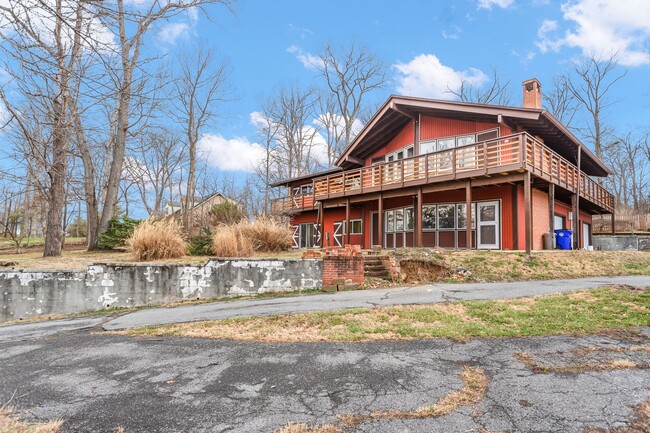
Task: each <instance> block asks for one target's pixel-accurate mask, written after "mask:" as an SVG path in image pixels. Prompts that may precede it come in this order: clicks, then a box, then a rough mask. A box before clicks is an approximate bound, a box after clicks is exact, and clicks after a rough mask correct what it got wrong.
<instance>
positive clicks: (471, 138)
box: [420, 128, 499, 155]
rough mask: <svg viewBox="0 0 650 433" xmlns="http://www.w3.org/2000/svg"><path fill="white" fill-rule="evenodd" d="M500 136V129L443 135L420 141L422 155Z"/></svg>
mask: <svg viewBox="0 0 650 433" xmlns="http://www.w3.org/2000/svg"><path fill="white" fill-rule="evenodd" d="M498 136H499V130H498V129H496V128H495V129H489V130H487V131H481V132H478V133H476V134H465V135H457V136H453V137H443V138H438V139H435V140H426V141H422V142H420V155H424V154H426V153H432V152H439V151H442V150H449V149H452V148H454V147H461V146H468V145H470V144H474V143H478V142H481V141H485V140H490V139H492V138H496V137H498Z"/></svg>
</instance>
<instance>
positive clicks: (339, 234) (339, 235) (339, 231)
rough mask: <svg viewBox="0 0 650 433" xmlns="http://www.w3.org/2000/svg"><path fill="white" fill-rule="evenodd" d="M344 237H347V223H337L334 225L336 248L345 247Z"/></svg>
mask: <svg viewBox="0 0 650 433" xmlns="http://www.w3.org/2000/svg"><path fill="white" fill-rule="evenodd" d="M343 235H345V221H336V222H335V223H334V246H337V247H342V246H343Z"/></svg>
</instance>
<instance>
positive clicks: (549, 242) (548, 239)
mask: <svg viewBox="0 0 650 433" xmlns="http://www.w3.org/2000/svg"><path fill="white" fill-rule="evenodd" d="M542 245H543V246H544V249H545V250H552V249H553V233H544V234H543V235H542Z"/></svg>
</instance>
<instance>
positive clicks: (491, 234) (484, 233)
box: [481, 225, 497, 245]
mask: <svg viewBox="0 0 650 433" xmlns="http://www.w3.org/2000/svg"><path fill="white" fill-rule="evenodd" d="M481 243H482V244H486V245H494V244H496V243H497V230H496V227H495V226H493V225H489V226H481Z"/></svg>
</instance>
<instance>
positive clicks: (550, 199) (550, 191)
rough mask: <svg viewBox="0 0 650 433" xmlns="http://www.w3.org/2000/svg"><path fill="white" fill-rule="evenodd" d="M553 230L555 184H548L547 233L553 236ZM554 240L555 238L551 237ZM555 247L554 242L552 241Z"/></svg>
mask: <svg viewBox="0 0 650 433" xmlns="http://www.w3.org/2000/svg"><path fill="white" fill-rule="evenodd" d="M553 229H555V184H554V183H552V182H549V184H548V231H549V233H550V234H551V236H553V233H554V232H553ZM553 239H555V237H553ZM553 246H555V241H553Z"/></svg>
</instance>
